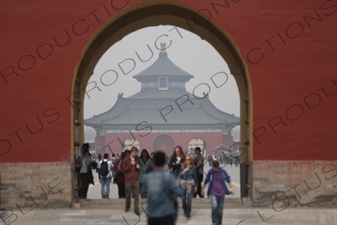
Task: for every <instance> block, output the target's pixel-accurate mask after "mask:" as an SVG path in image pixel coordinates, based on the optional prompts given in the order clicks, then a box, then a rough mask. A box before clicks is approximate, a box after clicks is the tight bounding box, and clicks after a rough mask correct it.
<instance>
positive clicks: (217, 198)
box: [201, 161, 234, 225]
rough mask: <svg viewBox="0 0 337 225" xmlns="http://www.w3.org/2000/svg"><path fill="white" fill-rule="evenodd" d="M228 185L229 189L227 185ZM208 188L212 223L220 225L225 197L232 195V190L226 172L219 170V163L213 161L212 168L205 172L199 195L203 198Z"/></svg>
mask: <svg viewBox="0 0 337 225" xmlns="http://www.w3.org/2000/svg"><path fill="white" fill-rule="evenodd" d="M226 182H227V183H228V185H229V189H228V187H227V184H226ZM207 184H208V185H209V186H208V191H207V195H208V197H209V198H210V199H211V204H212V223H213V225H221V224H222V212H223V206H224V203H225V195H226V194H227V195H228V194H233V195H234V188H233V184H232V182H231V178H230V176H229V175H228V173H227V171H226V170H225V169H223V168H220V165H219V162H218V161H214V162H213V166H212V168H210V169H209V171H208V172H207V175H206V178H205V181H204V184H203V186H202V190H201V194H202V195H203V196H204V193H205V191H204V190H205V187H206V185H207Z"/></svg>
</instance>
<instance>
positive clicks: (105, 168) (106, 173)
mask: <svg viewBox="0 0 337 225" xmlns="http://www.w3.org/2000/svg"><path fill="white" fill-rule="evenodd" d="M97 169H98V171H99V173H98V174H99V175H100V182H101V195H102V198H103V199H105V198H109V194H110V182H111V179H112V170H113V164H112V163H111V161H110V160H109V154H108V153H104V155H103V160H102V161H100V163H99V164H98V166H97Z"/></svg>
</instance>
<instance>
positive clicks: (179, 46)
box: [84, 26, 240, 118]
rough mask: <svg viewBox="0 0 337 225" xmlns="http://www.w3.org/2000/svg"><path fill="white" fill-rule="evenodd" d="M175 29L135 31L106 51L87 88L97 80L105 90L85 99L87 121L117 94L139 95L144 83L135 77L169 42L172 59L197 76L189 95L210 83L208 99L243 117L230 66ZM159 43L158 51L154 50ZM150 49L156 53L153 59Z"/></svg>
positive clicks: (199, 92)
mask: <svg viewBox="0 0 337 225" xmlns="http://www.w3.org/2000/svg"><path fill="white" fill-rule="evenodd" d="M172 28H174V27H173V26H157V27H147V28H144V29H141V30H138V31H135V32H133V33H131V34H129V35H127V36H125V37H124V38H123V39H122V40H120V41H119V42H118V43H116V44H114V45H113V46H111V48H110V49H108V50H107V51H106V53H105V54H104V55H103V56H102V58H101V59H100V60H99V62H98V63H97V65H96V67H95V70H94V74H93V75H92V76H91V78H90V80H89V85H88V86H87V90H90V89H91V88H92V87H93V86H94V84H93V83H91V84H90V82H91V81H96V82H97V86H98V87H99V88H100V89H101V90H102V91H101V92H100V91H99V90H97V89H95V90H93V91H90V92H89V95H90V96H86V97H85V100H84V118H89V117H92V116H93V115H97V114H100V113H103V112H105V111H107V110H109V109H110V108H111V107H112V106H113V105H114V104H115V102H116V100H117V95H118V93H121V92H123V93H124V95H123V97H128V96H131V95H133V94H135V93H137V92H139V91H140V88H141V83H139V82H138V81H137V80H136V79H134V78H132V76H134V75H136V74H138V73H139V72H141V71H143V70H144V69H146V68H147V67H149V66H150V65H152V63H153V62H155V61H156V60H157V58H158V55H159V50H158V49H157V48H160V42H162V41H166V42H167V45H166V47H167V49H166V52H167V53H168V57H169V59H170V60H171V61H172V62H173V63H174V64H176V65H177V66H178V67H180V68H181V69H183V70H185V71H186V72H188V73H190V74H192V75H194V78H192V79H191V80H190V81H189V82H188V83H187V84H186V89H187V91H188V92H190V93H192V92H193V89H194V88H195V87H197V86H198V85H199V84H201V83H207V84H208V85H209V86H210V88H211V89H210V94H209V98H210V100H211V101H212V103H213V104H214V105H215V106H216V107H217V108H218V109H220V110H222V111H224V112H227V113H234V114H235V115H236V116H239V115H240V114H239V112H240V98H239V92H238V88H237V85H236V82H235V79H234V78H233V76H232V75H231V74H230V72H229V69H228V66H227V63H226V62H225V61H224V60H223V58H222V57H221V56H220V55H219V53H218V52H217V51H216V50H215V49H214V48H213V46H211V45H210V44H209V43H208V42H206V41H204V40H201V38H200V37H199V36H197V35H195V34H194V33H191V32H190V31H187V30H184V29H182V28H175V29H172ZM176 29H178V31H179V33H178V31H177V30H176ZM160 36H161V37H160ZM158 37H160V38H158ZM157 38H158V40H157V42H156V39H157ZM170 43H171V45H170V46H169V44H170ZM156 44H157V48H156V47H155V46H156ZM149 48H150V49H151V50H152V52H153V56H152V58H151V55H152V53H151V51H150V50H149ZM137 53H138V55H139V56H140V58H142V59H143V61H145V60H148V59H150V58H151V59H150V60H148V61H146V62H141V61H140V59H139V58H138V56H137ZM131 59H133V60H134V61H133V60H131ZM124 60H125V61H124ZM133 68H134V69H133ZM112 70H114V71H116V72H113V71H112ZM122 70H124V73H126V75H124V73H123V71H122ZM116 73H117V74H118V77H117V75H116ZM217 73H218V74H217ZM225 73H226V74H227V75H228V76H227V75H226V74H225ZM215 74H217V75H216V76H214V77H213V81H214V83H215V84H216V85H217V86H218V87H216V86H215V85H214V84H213V82H212V80H211V77H212V76H213V75H215ZM227 78H228V80H227ZM101 79H102V80H101ZM226 80H227V81H226ZM114 81H115V82H114ZM113 82H114V83H113ZM103 83H104V84H106V85H109V84H110V83H113V84H112V85H110V86H104V85H103ZM222 84H223V85H222ZM221 85H222V86H221ZM219 86H221V87H219ZM202 92H208V88H207V87H206V86H205V85H200V86H199V87H198V88H196V89H195V91H194V93H195V94H196V95H199V96H202Z"/></svg>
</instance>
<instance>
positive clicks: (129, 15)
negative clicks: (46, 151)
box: [70, 0, 253, 197]
mask: <svg viewBox="0 0 337 225" xmlns="http://www.w3.org/2000/svg"><path fill="white" fill-rule="evenodd" d="M186 20H187V21H189V24H190V26H192V27H193V29H194V30H193V31H191V32H193V33H195V34H197V35H198V36H199V37H201V39H203V40H206V41H207V42H209V43H210V44H211V45H212V46H213V47H214V48H215V49H216V50H217V51H218V53H219V54H220V55H221V56H222V57H223V59H224V60H225V61H226V63H227V64H228V66H229V68H230V69H231V73H232V75H233V76H234V78H235V80H236V83H237V85H238V89H239V94H240V120H241V121H240V130H241V134H240V138H241V143H243V144H242V146H241V147H242V148H244V149H245V152H246V154H244V155H243V156H242V163H243V164H242V165H241V166H244V167H245V169H244V170H245V172H244V174H242V173H241V180H242V182H241V187H244V186H246V184H248V183H249V182H248V177H251V176H252V174H249V170H248V165H249V163H250V162H251V161H253V149H252V146H251V144H250V142H249V140H251V134H252V127H253V124H252V122H253V121H252V112H253V110H252V91H251V88H250V87H251V83H250V80H249V74H248V69H247V66H246V64H245V63H244V61H243V60H242V58H241V57H240V54H239V50H238V48H237V47H236V45H235V43H234V41H233V40H232V39H231V38H230V36H229V35H228V34H227V33H226V32H225V31H224V30H223V29H222V28H221V27H220V26H219V25H217V24H216V23H215V22H212V20H210V21H208V22H206V23H205V24H203V25H198V24H197V23H196V22H194V21H207V20H208V19H207V18H206V17H205V16H203V15H202V13H201V12H199V11H198V9H192V8H191V7H189V6H186V5H183V4H182V3H178V2H174V1H171V0H161V1H144V2H141V3H136V4H134V5H132V6H130V7H128V8H126V9H124V10H121V11H120V12H118V13H116V14H115V15H114V16H113V17H112V18H111V19H110V20H109V21H107V22H106V23H105V24H104V25H103V26H102V27H101V28H100V29H98V30H97V32H96V33H95V34H94V35H93V36H92V38H91V39H90V40H89V41H88V43H87V45H86V46H85V48H84V49H83V51H82V53H81V59H80V60H79V62H78V63H77V65H76V68H75V71H74V77H73V85H72V93H73V95H72V97H71V98H72V100H71V101H72V102H74V100H75V98H77V99H76V100H75V102H76V101H78V102H80V103H83V102H84V96H85V90H83V89H84V88H83V87H85V86H86V84H87V83H88V81H89V79H90V77H91V75H92V74H93V71H94V68H95V66H96V64H97V62H98V61H99V59H100V58H101V56H102V55H103V54H104V53H105V52H106V51H107V50H108V49H109V48H110V47H111V46H112V45H113V44H115V43H116V42H118V41H120V40H122V39H123V37H124V36H126V35H128V34H130V33H132V32H134V31H137V30H139V29H142V28H145V27H149V26H158V25H172V26H177V27H181V28H183V29H186V30H190V28H189V27H188V23H186ZM117 82H118V81H117ZM75 93H78V94H75ZM82 105H83V104H82ZM75 120H78V121H79V122H80V124H77V125H75ZM78 121H77V122H78ZM83 121H84V118H83V109H82V110H81V109H76V107H71V129H72V132H71V135H72V136H71V143H70V146H71V149H74V142H75V141H76V142H79V143H83V141H84V125H83ZM75 129H78V140H75V138H74V131H75ZM72 155H73V152H72ZM241 171H242V170H241ZM248 175H249V176H248ZM243 180H245V181H244V182H243ZM242 191H243V190H242ZM246 193H247V192H246ZM241 196H242V197H244V195H241Z"/></svg>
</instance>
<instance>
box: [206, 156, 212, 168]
mask: <svg viewBox="0 0 337 225" xmlns="http://www.w3.org/2000/svg"><path fill="white" fill-rule="evenodd" d="M207 161H208V166H209V167H211V166H212V163H213V156H212V155H208V157H207Z"/></svg>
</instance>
